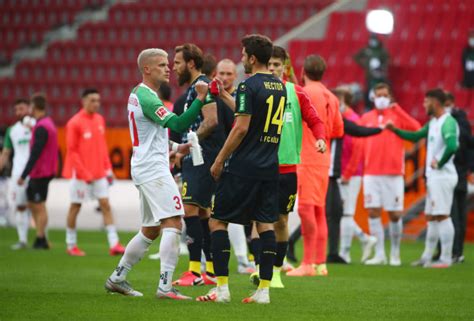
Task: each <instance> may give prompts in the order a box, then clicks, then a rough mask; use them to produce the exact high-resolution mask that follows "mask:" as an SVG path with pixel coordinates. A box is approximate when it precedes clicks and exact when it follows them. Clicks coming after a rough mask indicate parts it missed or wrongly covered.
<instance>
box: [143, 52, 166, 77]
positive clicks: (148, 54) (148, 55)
mask: <svg viewBox="0 0 474 321" xmlns="http://www.w3.org/2000/svg"><path fill="white" fill-rule="evenodd" d="M155 56H162V57H165V58H168V53H167V52H166V51H164V50H163V49H160V48H148V49H144V50H142V52H140V54H139V55H138V58H137V65H138V70H140V72H141V73H143V65H144V64H145V63H146V62H147V61H148V59H150V58H152V57H155Z"/></svg>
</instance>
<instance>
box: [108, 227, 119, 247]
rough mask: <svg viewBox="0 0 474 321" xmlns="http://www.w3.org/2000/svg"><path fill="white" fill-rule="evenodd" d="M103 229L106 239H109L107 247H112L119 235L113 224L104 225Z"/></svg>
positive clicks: (117, 240)
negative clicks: (105, 232)
mask: <svg viewBox="0 0 474 321" xmlns="http://www.w3.org/2000/svg"><path fill="white" fill-rule="evenodd" d="M105 230H106V231H107V240H108V241H109V247H110V248H113V247H114V246H115V245H117V243H118V242H119V237H118V234H117V229H116V228H115V225H112V224H110V225H106V226H105Z"/></svg>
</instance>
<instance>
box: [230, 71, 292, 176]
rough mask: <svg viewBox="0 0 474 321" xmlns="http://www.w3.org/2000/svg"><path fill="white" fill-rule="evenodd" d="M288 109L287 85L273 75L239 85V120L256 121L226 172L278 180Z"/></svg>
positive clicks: (252, 122)
mask: <svg viewBox="0 0 474 321" xmlns="http://www.w3.org/2000/svg"><path fill="white" fill-rule="evenodd" d="M285 105H286V88H285V85H284V84H283V83H282V82H281V81H280V79H278V78H276V77H274V76H273V75H272V74H270V73H256V74H254V75H253V76H251V77H249V78H248V79H246V80H244V81H243V82H241V83H240V84H239V86H238V88H237V96H236V112H235V116H236V117H239V116H243V115H250V116H251V117H252V118H251V120H250V125H249V129H248V132H247V134H246V136H245V137H244V139H243V141H242V142H241V144H240V145H239V146H238V147H237V149H236V150H235V151H234V153H232V155H231V156H230V157H229V159H228V160H227V161H226V167H225V170H226V171H228V172H230V173H232V174H235V175H240V176H245V177H252V178H258V179H265V180H267V179H268V180H273V179H278V146H279V144H280V135H281V131H282V127H283V114H284V110H285Z"/></svg>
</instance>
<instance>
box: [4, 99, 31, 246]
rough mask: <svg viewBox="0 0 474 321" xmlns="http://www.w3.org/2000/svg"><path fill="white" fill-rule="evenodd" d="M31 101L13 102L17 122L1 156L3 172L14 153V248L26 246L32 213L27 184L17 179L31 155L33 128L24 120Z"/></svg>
mask: <svg viewBox="0 0 474 321" xmlns="http://www.w3.org/2000/svg"><path fill="white" fill-rule="evenodd" d="M29 103H30V102H29V101H28V100H27V99H23V98H20V99H17V100H16V101H15V103H14V104H13V108H14V109H15V116H16V117H17V122H16V123H15V124H14V125H13V126H11V127H8V129H7V132H6V135H5V139H4V143H3V150H2V155H1V156H0V172H1V171H2V170H3V168H4V167H5V165H6V163H7V162H8V160H9V159H10V156H11V154H12V152H13V153H14V155H13V168H12V179H11V186H10V190H11V193H12V196H13V197H12V199H13V201H14V202H15V205H16V211H15V220H16V229H17V232H18V243H16V244H14V245H13V246H12V250H20V249H24V248H26V246H27V245H26V244H27V241H28V227H29V225H30V216H31V214H30V211H29V210H28V208H27V206H26V205H27V201H26V185H23V186H20V185H18V184H17V180H18V178H19V177H20V175H21V172H22V170H23V168H25V165H26V162H27V161H28V157H29V156H30V140H31V128H30V127H29V126H28V124H25V123H26V122H25V121H23V120H24V119H25V118H26V117H27V115H28V113H29V111H30V108H29Z"/></svg>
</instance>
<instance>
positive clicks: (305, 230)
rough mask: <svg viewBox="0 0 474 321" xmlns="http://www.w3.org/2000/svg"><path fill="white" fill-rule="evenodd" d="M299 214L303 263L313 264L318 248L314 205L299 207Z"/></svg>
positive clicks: (301, 205)
mask: <svg viewBox="0 0 474 321" xmlns="http://www.w3.org/2000/svg"><path fill="white" fill-rule="evenodd" d="M298 214H299V216H300V218H301V236H302V237H303V262H302V264H313V262H314V261H315V259H316V257H315V251H314V249H315V247H316V219H315V213H314V206H313V205H305V204H299V205H298Z"/></svg>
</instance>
